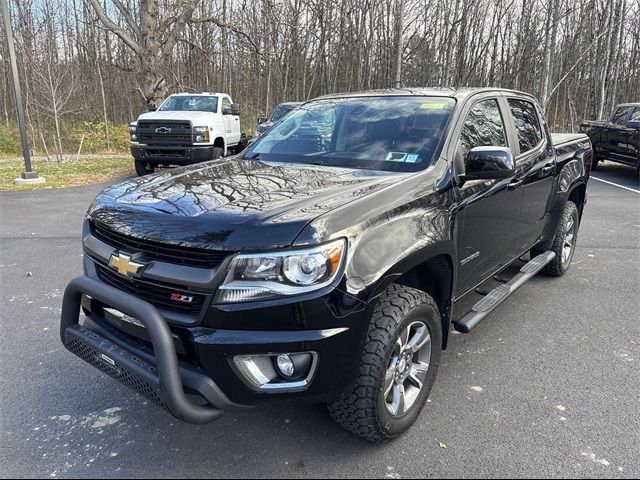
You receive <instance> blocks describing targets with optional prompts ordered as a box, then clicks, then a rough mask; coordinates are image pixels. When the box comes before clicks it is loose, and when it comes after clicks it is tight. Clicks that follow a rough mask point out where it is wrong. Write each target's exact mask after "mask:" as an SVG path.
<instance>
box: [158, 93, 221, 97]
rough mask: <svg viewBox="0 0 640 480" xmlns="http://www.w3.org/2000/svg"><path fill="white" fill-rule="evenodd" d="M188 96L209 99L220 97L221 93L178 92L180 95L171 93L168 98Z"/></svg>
mask: <svg viewBox="0 0 640 480" xmlns="http://www.w3.org/2000/svg"><path fill="white" fill-rule="evenodd" d="M174 95H175V96H189V97H211V96H213V95H222V94H221V93H216V92H180V93H172V94H171V95H169V96H170V97H173V96H174Z"/></svg>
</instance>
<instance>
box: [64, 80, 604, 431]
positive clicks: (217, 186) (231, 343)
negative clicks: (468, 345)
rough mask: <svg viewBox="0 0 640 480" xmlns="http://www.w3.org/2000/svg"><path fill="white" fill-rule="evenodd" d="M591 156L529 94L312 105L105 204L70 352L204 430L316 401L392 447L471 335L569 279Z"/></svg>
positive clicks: (94, 213) (71, 295) (415, 93)
mask: <svg viewBox="0 0 640 480" xmlns="http://www.w3.org/2000/svg"><path fill="white" fill-rule="evenodd" d="M591 154H592V150H591V145H590V143H589V139H588V138H587V137H586V136H585V135H582V134H577V135H558V136H554V137H553V139H552V137H551V136H550V134H549V132H548V128H547V124H546V122H545V120H544V118H543V115H542V114H541V112H540V109H539V108H538V106H537V104H536V101H535V100H534V98H533V97H531V96H530V95H527V94H524V93H519V92H515V91H508V90H500V89H466V90H457V91H456V90H426V89H424V90H422V89H412V90H408V89H399V90H390V91H386V90H385V91H373V92H365V93H360V94H345V95H337V96H328V97H322V98H319V99H316V100H313V101H310V102H308V103H306V104H304V105H302V106H301V107H299V108H298V109H297V110H296V111H295V112H292V113H291V114H290V115H289V116H288V117H287V118H285V119H284V120H283V121H282V122H280V123H278V124H277V125H275V126H274V127H273V128H272V129H270V130H269V131H268V132H266V133H265V134H264V135H262V136H261V137H260V138H259V139H258V140H256V142H255V143H254V144H253V145H252V146H251V147H250V148H249V149H247V150H246V151H245V152H244V153H243V154H242V156H236V157H231V158H227V159H223V160H218V161H215V162H208V163H205V164H201V165H197V166H189V167H184V168H181V169H176V170H172V171H168V172H164V173H158V174H155V175H150V176H146V177H144V178H141V179H137V180H132V181H127V182H125V183H123V184H120V185H116V186H113V187H110V188H107V189H106V190H104V191H103V192H102V193H101V194H100V195H98V197H97V198H96V199H95V200H94V202H93V204H92V205H91V207H90V208H89V211H88V213H87V216H86V220H85V222H84V230H83V246H84V270H85V274H84V275H83V276H81V277H78V278H76V279H74V280H72V281H71V283H70V284H69V286H68V287H67V289H66V291H65V294H64V301H63V306H62V317H61V332H60V333H61V337H62V341H63V343H64V345H65V346H66V348H68V349H69V350H70V351H71V352H73V353H74V354H76V355H78V356H79V357H81V358H82V359H84V360H85V361H87V362H89V363H90V364H91V365H93V366H94V367H96V368H98V369H99V370H102V371H103V372H105V373H107V374H109V375H111V376H113V377H114V378H116V379H118V380H120V381H122V382H124V383H125V384H127V385H129V386H131V387H132V388H133V389H135V390H137V391H138V392H140V393H142V394H144V395H146V396H147V397H149V398H151V399H152V400H153V401H154V402H156V403H157V404H159V405H161V406H162V407H164V408H165V409H166V410H168V411H169V412H170V413H172V414H173V415H174V416H176V417H177V418H179V419H181V420H183V421H186V422H191V423H195V424H202V423H206V422H210V421H212V420H215V419H217V418H219V417H220V416H221V415H222V414H223V411H225V410H242V409H244V408H249V407H248V406H250V405H253V404H255V403H256V402H257V401H258V400H259V399H261V398H265V397H269V396H270V397H271V398H273V397H274V396H281V397H285V396H286V397H298V398H304V399H307V400H310V401H315V402H323V403H327V404H328V405H329V411H330V413H331V415H332V416H333V418H334V419H335V420H336V421H337V422H338V423H339V424H340V425H342V426H343V427H345V428H347V429H348V430H350V431H352V432H354V433H356V434H358V435H360V436H362V437H364V438H367V439H370V440H373V441H378V442H383V441H386V440H388V439H390V438H393V437H395V436H397V435H400V434H401V433H403V432H404V431H406V430H407V429H408V428H409V427H410V426H411V425H412V424H413V423H414V422H415V420H416V418H417V416H418V414H419V413H420V410H421V409H422V407H423V406H424V404H425V402H426V400H427V397H428V396H429V392H430V391H431V387H432V385H433V383H434V379H435V376H436V371H437V369H438V363H439V361H440V355H441V351H442V349H443V348H445V347H446V345H447V337H448V333H449V330H450V326H451V324H452V323H453V326H454V328H455V329H457V330H458V331H461V332H465V333H466V332H469V331H471V330H472V329H473V328H474V327H475V326H476V325H477V324H478V323H479V322H480V321H481V320H483V319H484V318H486V317H487V315H489V314H490V313H491V312H492V311H493V310H494V309H495V308H496V307H497V306H498V305H499V304H500V303H501V302H503V301H504V300H505V299H507V298H508V297H509V296H510V295H511V294H512V293H513V292H514V291H515V290H516V289H517V288H518V287H520V286H521V285H522V284H523V283H524V282H526V281H527V280H528V279H529V278H531V277H532V276H534V275H535V274H536V273H537V272H539V271H542V272H544V273H547V274H549V275H556V276H558V275H562V274H564V273H565V272H566V271H567V269H568V268H569V265H570V263H571V259H572V256H573V253H574V249H575V245H576V239H577V235H578V227H579V225H580V219H581V216H582V212H583V207H584V205H585V200H586V186H587V180H588V169H587V168H586V167H585V165H587V166H588V165H589V164H590V157H591ZM529 254H530V255H531V257H530V258H531V259H530V260H529V261H528V262H527V263H526V264H523V265H520V266H521V268H519V270H518V271H517V272H516V273H515V275H514V276H513V277H512V278H510V279H505V278H502V281H503V282H504V283H502V284H500V285H498V286H497V287H496V288H495V289H494V290H492V291H491V292H489V293H488V294H487V295H486V296H485V297H483V298H482V299H481V300H479V301H478V302H477V303H476V304H475V305H474V306H473V308H472V309H471V310H469V311H468V312H456V315H455V316H454V313H453V312H454V304H455V303H456V301H457V300H460V299H461V298H463V297H464V296H465V294H467V293H469V292H473V291H474V289H476V287H477V286H479V285H480V284H482V283H483V282H485V281H487V280H491V279H492V278H493V277H494V275H496V274H497V273H499V272H501V275H502V276H504V272H503V270H504V269H505V268H507V267H508V266H510V265H511V264H513V265H516V263H517V262H518V261H520V260H518V259H520V258H521V257H523V256H525V255H529ZM514 262H515V263H514ZM513 265H511V266H510V267H509V268H511V269H512V268H513ZM516 266H517V267H518V265H516ZM467 298H470V297H467ZM458 305H459V304H458ZM81 309H82V310H83V311H84V314H85V316H84V317H83V318H82V324H80V321H81V318H80V310H81Z"/></svg>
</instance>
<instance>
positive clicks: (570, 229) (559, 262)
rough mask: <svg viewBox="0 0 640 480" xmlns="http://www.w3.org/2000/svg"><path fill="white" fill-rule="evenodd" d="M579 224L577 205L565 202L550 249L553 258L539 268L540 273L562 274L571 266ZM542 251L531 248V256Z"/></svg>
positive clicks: (555, 275) (553, 275)
mask: <svg viewBox="0 0 640 480" xmlns="http://www.w3.org/2000/svg"><path fill="white" fill-rule="evenodd" d="M579 226H580V215H579V214H578V207H576V204H575V203H573V202H567V203H566V204H565V205H564V210H563V211H562V217H561V219H560V224H559V225H558V229H557V230H556V234H555V237H554V238H553V244H552V245H551V248H550V249H549V250H551V251H552V252H554V253H555V254H556V256H555V258H554V259H553V260H552V261H551V262H549V264H548V265H547V266H546V267H544V268H543V269H542V270H541V273H543V274H545V275H550V276H552V277H560V276H562V275H564V274H565V273H566V272H567V270H569V267H570V266H571V260H572V259H573V254H574V253H575V250H576V240H577V239H578V227H579ZM540 253H543V251H542V250H536V249H534V250H532V251H531V256H532V258H533V257H535V256H536V255H538V254H540Z"/></svg>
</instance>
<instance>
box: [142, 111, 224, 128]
mask: <svg viewBox="0 0 640 480" xmlns="http://www.w3.org/2000/svg"><path fill="white" fill-rule="evenodd" d="M211 115H214V114H213V113H211V112H189V111H176V112H147V113H143V114H142V115H140V116H139V117H138V121H140V120H183V121H190V122H191V123H192V124H193V125H194V126H195V122H196V121H198V120H201V121H204V120H205V119H207V118H209V117H211Z"/></svg>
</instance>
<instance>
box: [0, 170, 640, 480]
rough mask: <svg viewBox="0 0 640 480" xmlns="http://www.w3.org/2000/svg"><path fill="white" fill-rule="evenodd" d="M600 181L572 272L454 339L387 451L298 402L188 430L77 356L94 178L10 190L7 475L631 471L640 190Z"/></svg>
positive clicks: (637, 437) (636, 451) (636, 434)
mask: <svg viewBox="0 0 640 480" xmlns="http://www.w3.org/2000/svg"><path fill="white" fill-rule="evenodd" d="M594 176H595V178H597V179H599V180H592V181H591V182H590V184H589V192H588V205H587V207H586V211H585V215H584V218H583V222H582V226H581V229H580V235H579V239H578V249H577V251H576V255H575V258H574V265H573V267H572V269H571V270H570V272H569V273H568V274H567V275H565V276H564V277H562V278H560V279H548V278H544V277H539V278H535V279H534V280H532V281H531V282H529V283H528V284H527V285H525V286H524V287H523V288H522V289H521V290H519V291H518V293H517V294H515V295H514V297H513V299H512V300H511V301H509V302H508V303H507V304H505V305H503V306H501V307H500V308H499V310H498V311H497V312H496V313H495V314H494V315H493V317H491V318H490V319H488V320H487V321H485V322H484V323H483V324H481V325H480V326H479V327H478V328H477V329H476V330H475V331H473V332H472V333H471V334H469V335H466V336H464V335H454V336H453V337H452V339H451V342H450V346H449V349H448V350H447V351H446V352H444V353H443V358H442V365H441V367H440V370H439V374H438V378H437V380H436V384H435V387H434V389H433V392H432V395H431V398H430V401H429V403H428V404H427V407H426V409H425V410H424V411H423V413H422V415H421V417H420V418H419V420H418V422H417V424H416V426H415V427H414V428H413V429H412V430H411V431H410V432H409V433H408V434H407V435H405V436H404V437H403V438H401V439H399V440H397V441H395V442H392V443H390V444H388V445H385V446H376V445H372V444H369V443H366V442H364V441H362V440H359V439H358V438H356V437H354V436H352V435H351V434H349V433H347V432H345V431H343V430H341V429H340V428H339V427H338V426H337V425H335V424H334V423H333V422H332V421H331V419H330V418H329V416H328V415H327V413H326V411H325V409H324V408H323V407H322V406H317V405H305V404H300V403H294V402H272V403H269V404H266V405H263V406H261V407H260V408H259V409H256V410H254V411H250V412H248V413H238V414H235V413H234V414H231V413H229V414H227V415H226V416H225V417H223V419H222V420H220V421H218V422H216V423H213V424H210V425H206V426H200V427H194V426H190V425H185V424H181V423H178V422H177V421H175V420H173V419H172V418H171V417H169V416H168V415H167V414H165V413H163V412H162V411H160V410H159V409H157V408H155V407H153V406H151V405H147V404H146V401H145V399H143V398H142V397H139V396H137V395H136V394H134V393H132V392H131V391H129V390H128V389H127V388H126V387H124V386H121V385H120V384H118V383H116V382H115V381H113V380H111V379H110V378H108V377H106V376H104V375H102V374H100V373H99V372H97V371H96V370H94V369H93V368H92V367H90V366H88V365H86V364H84V363H83V362H82V361H81V360H79V359H78V358H76V357H74V356H72V355H71V354H70V353H68V352H66V350H64V348H63V347H62V345H61V343H60V340H59V338H58V321H59V312H60V303H61V295H62V292H63V290H64V287H65V285H66V283H67V282H68V280H69V279H70V278H72V277H73V276H75V275H77V274H80V273H81V246H80V225H81V220H82V215H83V213H84V211H85V210H86V207H87V206H88V204H89V202H90V200H91V198H92V197H93V196H94V195H95V194H96V193H97V192H98V191H99V190H100V186H92V187H82V188H76V189H68V190H58V191H53V190H50V191H40V192H17V193H0V211H1V214H0V215H1V217H0V225H1V227H0V242H1V245H0V325H1V328H2V334H1V336H0V452H2V455H0V473H1V475H2V476H7V477H147V478H149V477H251V478H259V477H272V476H276V477H308V476H310V477H345V476H348V477H367V478H370V477H387V478H403V477H474V478H475V477H529V476H536V477H574V476H577V477H623V478H637V477H638V476H640V371H639V367H640V315H639V313H638V312H639V311H640V295H639V293H640V287H639V285H640V186H638V183H637V176H636V173H635V171H634V170H633V169H630V168H627V167H621V166H616V165H613V164H611V163H606V164H605V165H604V166H603V167H602V168H601V169H600V170H599V171H598V172H596V173H594ZM605 181H606V182H613V183H616V184H618V185H621V186H625V187H627V188H628V189H624V188H621V187H620V186H615V185H611V184H610V183H605Z"/></svg>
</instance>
